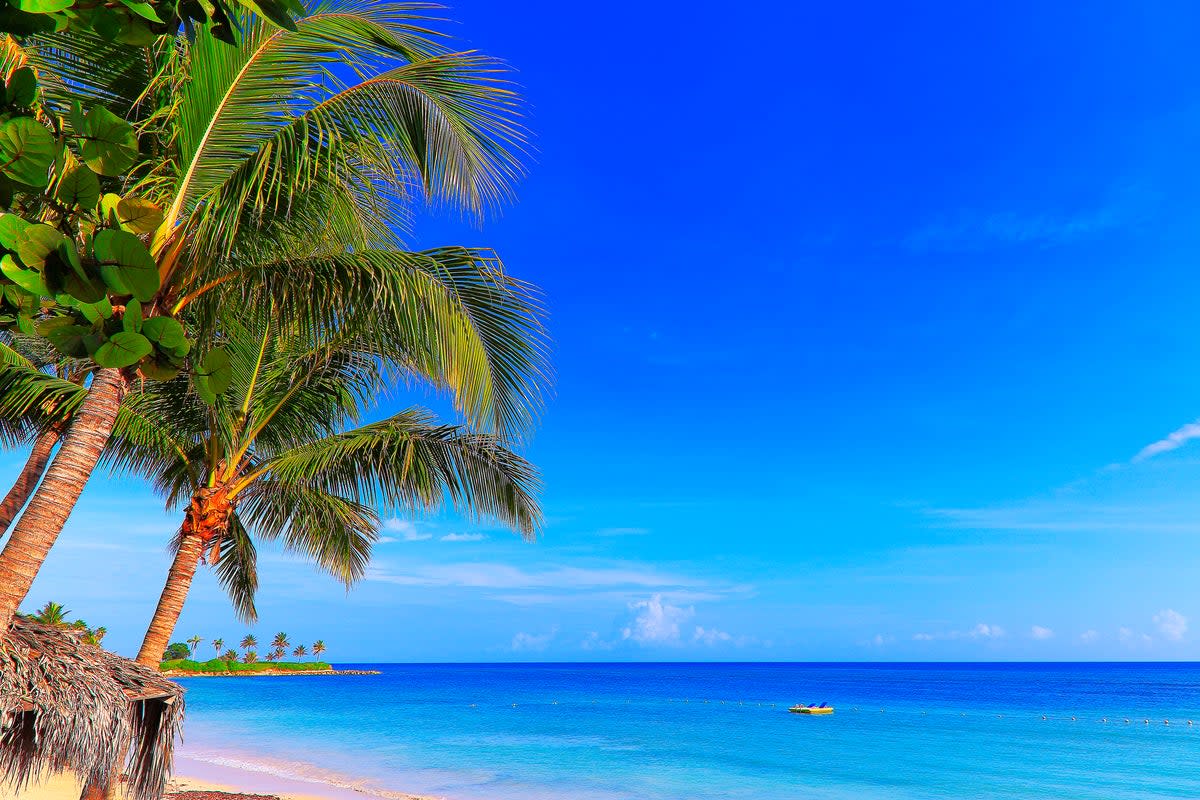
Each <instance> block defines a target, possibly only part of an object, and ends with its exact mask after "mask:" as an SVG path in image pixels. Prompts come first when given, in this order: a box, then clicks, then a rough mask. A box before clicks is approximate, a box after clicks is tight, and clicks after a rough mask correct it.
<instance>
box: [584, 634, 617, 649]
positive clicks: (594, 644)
mask: <svg viewBox="0 0 1200 800" xmlns="http://www.w3.org/2000/svg"><path fill="white" fill-rule="evenodd" d="M579 646H580V647H582V648H583V649H584V650H612V649H613V646H614V645H613V643H612V642H610V641H607V640H606V639H601V638H600V634H599V633H598V632H596V631H592V632H590V633H589V634H588V635H587V636H586V637H585V638H584V640H583V641H582V642H580V643H579Z"/></svg>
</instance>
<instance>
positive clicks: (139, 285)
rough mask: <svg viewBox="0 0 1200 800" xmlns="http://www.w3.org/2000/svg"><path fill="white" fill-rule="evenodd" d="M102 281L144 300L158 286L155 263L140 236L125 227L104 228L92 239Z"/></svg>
mask: <svg viewBox="0 0 1200 800" xmlns="http://www.w3.org/2000/svg"><path fill="white" fill-rule="evenodd" d="M92 251H93V252H94V253H95V254H96V260H97V261H99V262H100V275H101V276H102V277H103V278H104V283H105V284H106V285H107V286H108V287H109V288H110V289H112V290H113V291H114V292H116V293H117V294H131V295H133V296H134V297H136V298H137V299H138V300H141V301H142V302H143V303H144V302H146V301H148V300H150V299H151V298H153V297H154V294H155V293H156V292H157V291H158V288H159V277H158V267H157V266H156V265H155V263H154V257H153V256H151V255H150V251H149V250H147V249H146V245H144V244H142V240H141V239H139V238H137V237H136V236H134V235H133V234H132V233H129V232H127V231H114V230H103V231H100V232H99V233H97V234H96V238H95V239H93V240H92Z"/></svg>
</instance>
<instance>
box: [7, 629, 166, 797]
mask: <svg viewBox="0 0 1200 800" xmlns="http://www.w3.org/2000/svg"><path fill="white" fill-rule="evenodd" d="M182 722H183V689H182V688H181V687H180V686H179V685H178V684H175V683H172V682H171V681H169V680H167V679H166V678H164V677H162V676H161V675H159V674H158V672H157V671H156V670H154V669H151V668H149V667H146V666H143V665H141V664H138V663H137V662H135V661H130V660H129V659H126V658H121V657H120V656H118V655H116V654H114V653H110V652H108V651H107V650H105V649H103V648H101V647H97V646H96V645H91V644H85V643H84V642H82V641H81V640H80V637H79V636H78V635H77V634H76V633H73V632H71V631H69V630H65V629H63V628H56V627H52V626H49V625H41V624H38V623H35V622H30V621H29V620H23V619H17V620H15V621H14V622H13V625H12V627H11V628H10V629H9V631H8V635H7V636H4V637H0V783H4V784H7V785H9V786H12V787H18V788H19V787H21V786H23V785H25V784H26V783H27V782H28V781H29V780H30V779H31V778H34V779H36V778H37V777H38V776H39V775H42V774H44V773H46V772H60V771H62V770H70V771H71V772H74V773H75V774H76V775H78V776H79V777H80V778H81V779H83V780H94V781H97V782H99V783H101V784H103V783H105V782H106V781H108V780H109V779H110V777H111V776H113V775H116V774H119V773H120V772H122V771H123V772H125V773H126V774H127V775H128V784H127V786H126V790H127V791H128V793H129V795H130V796H131V797H132V798H135V799H136V800H154V799H155V798H158V797H161V795H162V791H163V787H164V784H165V782H166V778H167V773H168V771H169V770H170V766H171V758H172V751H173V749H174V744H175V738H176V736H177V735H178V733H179V728H180V726H181V724H182Z"/></svg>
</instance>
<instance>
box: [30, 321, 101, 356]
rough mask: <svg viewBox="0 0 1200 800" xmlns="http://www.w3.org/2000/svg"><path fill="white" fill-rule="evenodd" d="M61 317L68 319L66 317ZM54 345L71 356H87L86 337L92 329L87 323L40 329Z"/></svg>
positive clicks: (64, 353)
mask: <svg viewBox="0 0 1200 800" xmlns="http://www.w3.org/2000/svg"><path fill="white" fill-rule="evenodd" d="M61 319H65V320H67V322H70V320H69V319H67V318H66V317H62V318H61ZM38 332H39V333H41V335H42V336H44V337H45V338H46V339H47V340H49V342H50V344H52V345H54V346H55V347H56V348H57V349H58V351H59V352H60V353H62V354H63V355H65V356H69V357H71V358H87V355H88V349H87V345H86V344H85V343H84V337H86V336H88V335H90V334H91V332H92V329H91V328H89V327H87V326H86V325H59V326H55V327H54V328H51V329H49V330H47V331H45V332H44V333H42V331H40V330H39V331H38Z"/></svg>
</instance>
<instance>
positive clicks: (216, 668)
mask: <svg viewBox="0 0 1200 800" xmlns="http://www.w3.org/2000/svg"><path fill="white" fill-rule="evenodd" d="M203 641H204V640H203V639H202V638H201V637H199V636H193V637H192V638H190V639H188V640H187V641H186V642H173V643H172V644H171V645H169V646H168V647H167V649H166V651H165V652H164V653H163V660H162V663H161V664H159V670H160V671H161V672H162V674H163V675H166V676H167V677H171V678H200V677H210V678H216V677H250V676H271V675H378V674H380V673H379V671H378V670H363V669H334V668H333V665H331V664H329V663H328V662H325V661H282V660H281V659H282V658H283V656H284V654H285V653H286V652H287V648H288V647H290V646H291V643H290V642H289V641H288V635H287V634H286V633H277V634H275V638H274V639H272V640H271V649H270V650H269V651H268V653H267V656H266V660H265V661H259V659H258V651H257V647H258V639H257V638H256V637H255V636H254V634H246V636H244V637H242V641H241V647H242V650H243V652H242V653H241V654H240V655H239V654H238V652H237V651H236V650H233V649H225V640H224V639H213V640H212V646H213V648H214V649H215V650H216V652H217V655H216V656H215V657H214V658H211V659H209V660H208V661H198V660H196V657H195V656H196V650H197V649H198V648H199V647H200V644H201V643H202V642H203ZM325 649H326V648H325V642H324V641H322V640H320V639H318V640H317V641H316V642H315V643H314V644H313V646H312V654H313V655H314V656H317V657H320V656H321V654H322V653H324V652H325ZM308 653H309V649H308V648H307V647H305V646H304V645H302V644H301V645H297V646H296V648H295V649H294V650H292V655H293V656H294V657H296V658H303V657H304V656H306V655H308Z"/></svg>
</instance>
